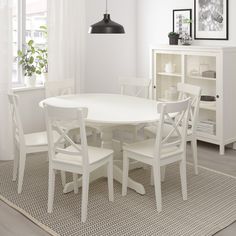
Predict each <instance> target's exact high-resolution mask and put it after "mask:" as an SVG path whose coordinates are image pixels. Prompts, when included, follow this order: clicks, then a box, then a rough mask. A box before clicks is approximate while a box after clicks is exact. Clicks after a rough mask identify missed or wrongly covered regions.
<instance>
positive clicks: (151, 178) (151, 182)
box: [150, 166, 154, 186]
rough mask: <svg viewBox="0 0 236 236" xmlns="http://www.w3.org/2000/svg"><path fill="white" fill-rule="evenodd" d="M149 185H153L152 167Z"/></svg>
mask: <svg viewBox="0 0 236 236" xmlns="http://www.w3.org/2000/svg"><path fill="white" fill-rule="evenodd" d="M150 185H151V186H153V185H154V176H153V167H152V166H151V176H150Z"/></svg>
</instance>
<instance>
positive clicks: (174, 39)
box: [169, 36, 179, 45]
mask: <svg viewBox="0 0 236 236" xmlns="http://www.w3.org/2000/svg"><path fill="white" fill-rule="evenodd" d="M169 44H170V45H178V44H179V36H171V37H169Z"/></svg>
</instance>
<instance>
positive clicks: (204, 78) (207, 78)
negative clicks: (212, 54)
mask: <svg viewBox="0 0 236 236" xmlns="http://www.w3.org/2000/svg"><path fill="white" fill-rule="evenodd" d="M188 77H189V78H190V79H199V80H208V81H215V82H216V78H209V77H203V76H193V75H190V76H188Z"/></svg>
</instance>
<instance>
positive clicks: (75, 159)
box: [53, 145, 113, 166]
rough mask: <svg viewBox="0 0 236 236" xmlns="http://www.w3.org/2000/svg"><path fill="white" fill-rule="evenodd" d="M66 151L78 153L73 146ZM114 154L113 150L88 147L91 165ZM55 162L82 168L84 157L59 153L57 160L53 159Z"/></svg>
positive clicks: (56, 156)
mask: <svg viewBox="0 0 236 236" xmlns="http://www.w3.org/2000/svg"><path fill="white" fill-rule="evenodd" d="M78 147H80V145H78ZM65 150H67V151H71V152H77V151H78V150H76V149H75V147H73V146H69V147H67V148H66V149H65ZM112 154H113V150H110V149H104V148H97V147H91V146H88V155H89V164H90V165H91V164H95V163H97V162H99V161H101V160H102V159H105V158H107V157H108V156H110V155H112ZM53 162H60V163H66V164H73V165H79V166H82V156H79V155H76V156H72V155H71V154H64V153H58V154H56V155H55V159H53Z"/></svg>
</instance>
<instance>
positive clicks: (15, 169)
mask: <svg viewBox="0 0 236 236" xmlns="http://www.w3.org/2000/svg"><path fill="white" fill-rule="evenodd" d="M14 149H15V150H14V163H13V178H12V181H16V179H17V172H18V167H19V150H18V149H17V148H16V146H15V148H14Z"/></svg>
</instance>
